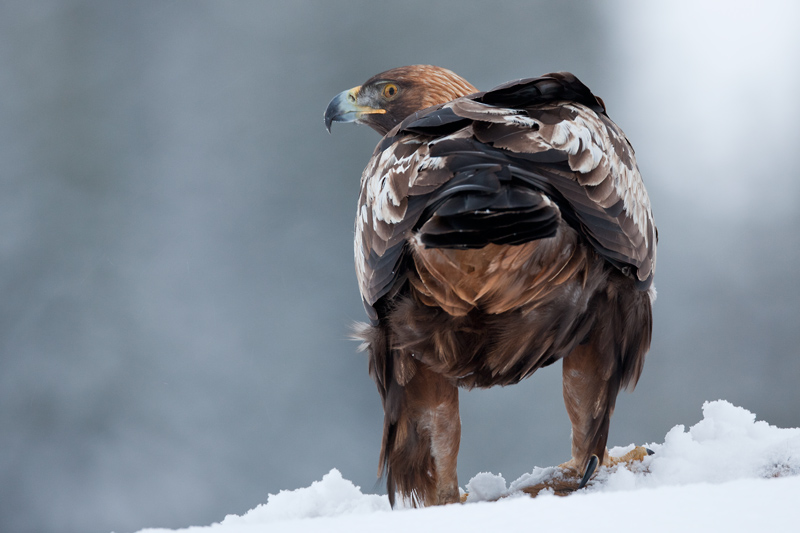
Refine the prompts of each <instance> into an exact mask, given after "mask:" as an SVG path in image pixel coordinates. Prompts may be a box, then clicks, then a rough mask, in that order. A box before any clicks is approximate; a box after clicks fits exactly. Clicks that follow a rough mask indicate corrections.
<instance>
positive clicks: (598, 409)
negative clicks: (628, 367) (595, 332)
mask: <svg viewBox="0 0 800 533" xmlns="http://www.w3.org/2000/svg"><path fill="white" fill-rule="evenodd" d="M614 359H615V358H614V355H613V354H608V355H606V356H605V357H604V354H601V353H599V352H598V351H597V350H596V349H595V348H594V346H593V345H592V344H584V345H580V346H578V347H577V348H575V350H573V351H572V353H570V354H569V355H568V356H567V357H565V358H564V362H563V390H564V404H565V405H566V407H567V414H568V415H569V419H570V422H572V459H571V460H570V461H569V462H567V463H565V464H564V465H562V466H563V467H567V468H572V469H574V470H575V471H576V473H577V474H578V475H583V473H584V471H585V470H586V466H587V465H588V464H589V459H590V458H591V457H592V455H596V456H597V458H598V459H599V465H602V464H603V463H604V462H607V460H608V452H607V450H606V442H607V441H608V428H609V423H610V421H611V415H612V414H613V413H614V405H615V403H616V399H617V393H618V392H619V386H620V376H619V372H618V371H617V365H616V364H615V361H614ZM599 465H598V466H599Z"/></svg>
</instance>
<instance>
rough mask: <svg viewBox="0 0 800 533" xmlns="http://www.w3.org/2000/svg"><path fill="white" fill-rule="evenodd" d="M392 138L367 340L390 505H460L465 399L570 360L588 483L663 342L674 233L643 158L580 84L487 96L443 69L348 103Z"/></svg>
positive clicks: (361, 243)
mask: <svg viewBox="0 0 800 533" xmlns="http://www.w3.org/2000/svg"><path fill="white" fill-rule="evenodd" d="M333 122H356V123H359V124H366V125H368V126H370V127H372V128H373V129H374V130H376V131H377V132H378V133H379V134H381V135H382V136H383V138H382V139H381V140H380V142H379V143H378V146H377V148H376V149H375V152H374V154H373V155H372V158H371V159H370V161H369V163H368V164H367V167H366V169H365V170H364V173H363V174H362V177H361V193H360V196H359V199H358V211H357V213H356V222H355V263H356V274H357V276H358V284H359V288H360V290H361V296H362V298H363V301H364V306H365V307H366V310H367V314H368V315H369V318H370V321H371V323H370V324H362V325H360V326H358V333H357V336H358V337H359V338H360V339H362V340H363V342H364V344H363V345H362V346H363V348H365V349H366V350H367V351H368V353H369V371H370V375H371V376H372V378H373V379H374V380H375V383H376V384H377V386H378V391H379V392H380V395H381V399H382V401H383V409H384V413H385V419H384V432H383V443H382V447H381V458H380V465H381V466H380V471H379V473H383V474H384V475H385V476H386V480H387V489H388V492H389V498H390V500H391V502H392V504H394V497H395V491H397V492H399V494H400V495H401V496H402V497H404V498H408V499H411V500H412V501H413V502H414V503H415V504H422V505H432V504H444V503H450V502H456V501H458V500H459V490H458V480H457V476H456V457H457V455H458V447H459V441H460V433H461V423H460V420H459V413H458V387H466V388H471V387H490V386H493V385H509V384H512V383H517V382H518V381H520V380H521V379H523V378H525V377H528V376H530V375H531V374H533V373H534V372H535V371H536V370H537V369H539V368H541V367H543V366H547V365H549V364H552V363H554V362H556V361H558V360H559V359H563V392H564V402H565V403H566V407H567V412H568V413H569V418H570V421H571V423H572V459H571V460H570V461H569V462H568V463H565V465H562V466H565V467H569V468H571V469H572V470H573V471H575V472H576V473H577V474H578V475H579V476H580V474H581V473H583V474H584V478H583V481H582V483H581V486H583V484H585V483H586V480H587V479H588V478H589V476H590V475H591V474H592V471H593V470H594V468H595V467H596V465H597V464H598V462H599V464H603V462H604V461H608V452H607V450H606V441H607V439H608V428H609V420H610V418H611V415H612V412H613V411H614V404H615V402H616V397H617V394H618V393H619V391H620V390H621V389H622V388H623V387H628V388H633V387H634V386H635V384H636V382H637V380H638V378H639V375H640V373H641V371H642V366H643V364H644V358H645V354H646V352H647V350H648V349H649V346H650V336H651V330H652V307H651V306H652V302H653V300H654V297H655V290H654V287H653V273H654V271H655V264H656V242H657V231H656V226H655V222H654V220H653V214H652V212H651V210H650V200H649V198H648V196H647V191H646V190H645V188H644V184H643V183H642V179H641V176H640V174H639V170H638V168H637V165H636V160H635V158H634V152H633V148H632V147H631V145H630V143H629V142H628V140H627V138H626V137H625V135H624V133H623V132H622V130H620V128H619V127H618V126H617V125H616V124H614V123H613V122H612V121H611V119H609V117H608V115H607V114H606V108H605V105H604V103H603V101H602V100H601V99H600V98H598V97H596V96H595V95H593V94H592V92H591V91H590V90H589V89H588V88H587V87H586V86H585V85H584V84H583V83H581V82H580V81H579V80H578V79H577V78H576V77H575V76H573V75H572V74H569V73H567V72H558V73H554V74H547V75H544V76H541V77H538V78H527V79H520V80H517V81H512V82H509V83H505V84H503V85H500V86H498V87H496V88H494V89H492V90H490V91H486V92H478V90H477V89H476V88H475V87H473V86H472V85H471V84H470V83H468V82H467V81H466V80H464V79H463V78H461V77H460V76H458V75H456V74H454V73H453V72H451V71H449V70H446V69H443V68H439V67H434V66H428V65H415V66H408V67H401V68H395V69H392V70H388V71H386V72H382V73H381V74H378V75H376V76H373V77H372V78H370V79H369V80H367V81H366V82H365V83H364V84H363V85H361V86H359V87H354V88H353V89H350V90H347V91H344V92H342V93H340V94H339V95H337V96H336V97H334V98H333V100H331V103H330V104H329V105H328V108H327V109H326V111H325V125H326V127H327V128H328V130H330V126H331V124H332V123H333Z"/></svg>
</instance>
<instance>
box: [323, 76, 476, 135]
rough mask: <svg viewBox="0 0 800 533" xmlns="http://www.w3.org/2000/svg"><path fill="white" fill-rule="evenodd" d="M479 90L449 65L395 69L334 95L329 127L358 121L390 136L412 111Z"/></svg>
mask: <svg viewBox="0 0 800 533" xmlns="http://www.w3.org/2000/svg"><path fill="white" fill-rule="evenodd" d="M475 92H478V90H477V89H476V88H475V87H473V86H472V84H470V83H469V82H468V81H467V80H465V79H464V78H462V77H461V76H459V75H458V74H456V73H454V72H452V71H450V70H447V69H445V68H441V67H434V66H432V65H411V66H408V67H398V68H393V69H391V70H387V71H386V72H381V73H380V74H377V75H375V76H373V77H371V78H370V79H368V80H367V81H365V82H364V83H363V84H362V85H359V86H358V87H353V88H352V89H348V90H346V91H342V92H341V93H339V94H337V95H336V96H334V97H333V100H331V102H330V104H328V108H327V109H326V110H325V127H326V128H328V131H330V130H331V124H333V123H334V122H355V123H357V124H366V125H367V126H369V127H371V128H372V129H374V130H375V131H377V132H378V133H380V134H381V135H386V133H388V132H389V130H391V129H392V128H394V127H395V126H396V125H398V124H399V123H400V122H402V121H403V119H404V118H406V117H407V116H408V115H410V114H411V113H414V112H416V111H420V110H421V109H425V108H427V107H430V106H433V105H437V104H444V103H446V102H449V101H451V100H455V99H456V98H460V97H462V96H466V95H468V94H472V93H475Z"/></svg>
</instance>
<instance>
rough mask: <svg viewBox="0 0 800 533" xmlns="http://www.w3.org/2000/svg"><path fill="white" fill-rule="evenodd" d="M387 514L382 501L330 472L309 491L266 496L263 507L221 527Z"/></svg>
mask: <svg viewBox="0 0 800 533" xmlns="http://www.w3.org/2000/svg"><path fill="white" fill-rule="evenodd" d="M389 510H391V507H390V506H389V500H388V499H387V498H386V497H384V496H378V495H376V494H362V493H361V489H360V487H357V486H355V485H354V484H353V482H352V481H349V480H347V479H344V478H343V477H342V474H341V473H340V472H339V471H338V470H337V469H335V468H334V469H333V470H331V471H330V472H328V473H327V474H325V475H324V476H322V480H321V481H315V482H314V483H312V484H311V486H310V487H306V488H303V489H297V490H282V491H281V492H279V493H278V494H270V495H269V497H268V498H267V503H266V504H262V505H259V506H258V507H256V508H254V509H251V510H249V511H247V512H246V513H245V514H243V515H242V516H237V515H228V516H226V517H225V520H223V521H222V525H235V524H269V523H271V522H279V521H281V520H297V519H301V518H315V517H319V516H339V515H345V514H364V513H372V512H375V511H389Z"/></svg>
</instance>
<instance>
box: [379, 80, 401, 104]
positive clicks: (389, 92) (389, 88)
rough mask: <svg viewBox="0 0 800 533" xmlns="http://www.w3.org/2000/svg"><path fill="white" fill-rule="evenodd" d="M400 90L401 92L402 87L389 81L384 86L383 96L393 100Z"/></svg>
mask: <svg viewBox="0 0 800 533" xmlns="http://www.w3.org/2000/svg"><path fill="white" fill-rule="evenodd" d="M398 92H400V89H398V88H397V85H395V84H394V83H387V84H386V85H384V87H383V97H384V98H386V99H387V100H391V99H392V98H394V97H395V96H397V93H398Z"/></svg>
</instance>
